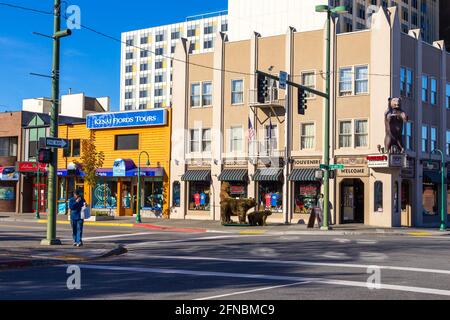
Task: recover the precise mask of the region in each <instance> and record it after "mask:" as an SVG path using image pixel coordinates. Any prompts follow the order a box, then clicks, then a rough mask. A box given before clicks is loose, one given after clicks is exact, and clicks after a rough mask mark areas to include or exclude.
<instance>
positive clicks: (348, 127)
mask: <svg viewBox="0 0 450 320" xmlns="http://www.w3.org/2000/svg"><path fill="white" fill-rule="evenodd" d="M351 147H352V122H351V121H340V122H339V148H351Z"/></svg>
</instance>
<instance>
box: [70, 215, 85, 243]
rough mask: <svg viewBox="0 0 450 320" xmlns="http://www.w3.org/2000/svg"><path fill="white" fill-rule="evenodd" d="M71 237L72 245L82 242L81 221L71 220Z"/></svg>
mask: <svg viewBox="0 0 450 320" xmlns="http://www.w3.org/2000/svg"><path fill="white" fill-rule="evenodd" d="M71 224H72V236H73V242H74V243H81V242H82V241H83V240H82V239H83V224H84V221H83V220H71Z"/></svg>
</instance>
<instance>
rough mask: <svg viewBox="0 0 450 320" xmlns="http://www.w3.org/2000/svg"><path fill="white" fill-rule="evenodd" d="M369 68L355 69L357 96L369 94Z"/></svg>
mask: <svg viewBox="0 0 450 320" xmlns="http://www.w3.org/2000/svg"><path fill="white" fill-rule="evenodd" d="M368 71H369V68H368V67H367V66H361V67H355V94H363V93H368V92H369V74H368Z"/></svg>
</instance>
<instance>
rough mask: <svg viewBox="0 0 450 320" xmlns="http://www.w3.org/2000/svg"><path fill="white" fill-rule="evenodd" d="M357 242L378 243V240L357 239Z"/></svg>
mask: <svg viewBox="0 0 450 320" xmlns="http://www.w3.org/2000/svg"><path fill="white" fill-rule="evenodd" d="M356 243H357V244H377V243H378V241H376V240H357V241H356Z"/></svg>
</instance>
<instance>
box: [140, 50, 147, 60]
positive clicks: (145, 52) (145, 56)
mask: <svg viewBox="0 0 450 320" xmlns="http://www.w3.org/2000/svg"><path fill="white" fill-rule="evenodd" d="M147 57H148V51H147V50H141V58H147Z"/></svg>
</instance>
